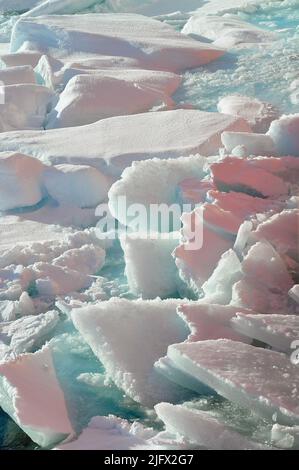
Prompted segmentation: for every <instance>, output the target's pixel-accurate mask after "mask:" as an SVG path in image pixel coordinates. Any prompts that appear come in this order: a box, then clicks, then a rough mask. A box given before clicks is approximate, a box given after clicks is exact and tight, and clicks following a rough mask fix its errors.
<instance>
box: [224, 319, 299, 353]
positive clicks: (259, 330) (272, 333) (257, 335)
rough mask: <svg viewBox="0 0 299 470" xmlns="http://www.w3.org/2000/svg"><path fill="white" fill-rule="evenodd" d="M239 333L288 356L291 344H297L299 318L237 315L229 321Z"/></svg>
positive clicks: (298, 338)
mask: <svg viewBox="0 0 299 470" xmlns="http://www.w3.org/2000/svg"><path fill="white" fill-rule="evenodd" d="M231 324H232V327H233V328H234V329H235V330H236V331H237V332H239V333H241V334H243V335H247V336H248V337H250V338H254V339H257V340H259V341H262V342H263V343H266V344H269V345H270V346H272V348H273V349H275V350H276V351H281V352H285V353H287V354H290V353H291V351H292V344H293V342H294V341H296V340H298V344H299V316H296V315H269V314H268V315H246V314H243V313H237V316H236V318H232V320H231Z"/></svg>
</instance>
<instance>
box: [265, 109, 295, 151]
mask: <svg viewBox="0 0 299 470" xmlns="http://www.w3.org/2000/svg"><path fill="white" fill-rule="evenodd" d="M267 135H268V136H270V137H271V138H272V140H273V141H274V143H275V146H276V148H277V150H278V153H279V155H293V156H295V157H299V114H289V115H283V116H282V117H281V118H280V119H278V120H276V121H273V122H272V123H271V126H270V129H269V131H268V132H267Z"/></svg>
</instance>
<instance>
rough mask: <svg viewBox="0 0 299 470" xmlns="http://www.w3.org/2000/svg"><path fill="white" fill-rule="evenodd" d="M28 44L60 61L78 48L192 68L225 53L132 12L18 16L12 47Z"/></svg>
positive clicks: (174, 68) (148, 64)
mask: <svg viewBox="0 0 299 470" xmlns="http://www.w3.org/2000/svg"><path fill="white" fill-rule="evenodd" d="M99 31H100V33H99ZM32 45H34V49H35V50H38V51H41V52H43V53H47V54H50V55H51V56H53V57H54V58H56V59H60V60H62V61H65V60H66V59H67V60H68V61H69V60H76V59H78V57H80V55H82V54H84V56H85V58H96V57H98V56H100V55H117V56H124V57H132V58H137V59H139V60H140V61H141V63H142V64H143V65H144V68H151V69H156V70H168V71H170V72H179V71H181V70H185V69H187V68H195V67H198V66H200V65H203V64H206V63H208V62H211V61H213V60H215V59H217V58H218V57H220V56H221V55H223V54H224V50H222V49H219V48H217V47H214V46H211V45H209V44H206V43H200V42H198V41H195V40H193V39H191V38H188V37H186V36H185V35H182V34H180V33H178V32H176V31H175V30H174V29H172V28H171V27H169V26H168V25H166V24H163V23H161V22H159V21H156V20H153V19H151V18H147V17H145V16H141V15H133V14H123V15H114V14H91V15H81V16H79V15H76V16H71V15H70V16H68V15H62V16H58V15H57V16H55V15H52V16H42V17H35V18H31V17H23V18H21V19H20V20H19V21H18V22H17V23H16V25H15V27H14V30H13V32H12V38H11V52H18V51H19V50H22V51H23V50H28V49H29V50H30V49H32V47H31V46H32Z"/></svg>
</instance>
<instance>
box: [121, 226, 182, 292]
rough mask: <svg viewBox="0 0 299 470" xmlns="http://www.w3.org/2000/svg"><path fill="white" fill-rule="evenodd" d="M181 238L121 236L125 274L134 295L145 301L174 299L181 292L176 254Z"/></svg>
mask: <svg viewBox="0 0 299 470" xmlns="http://www.w3.org/2000/svg"><path fill="white" fill-rule="evenodd" d="M179 238H180V234H179V233H178V232H177V233H169V234H168V233H167V234H161V233H157V232H155V233H153V232H147V233H145V232H143V233H142V232H136V233H126V234H124V235H122V236H121V246H122V249H123V251H124V256H125V262H126V269H125V274H126V276H127V279H128V283H129V287H130V290H131V292H132V293H133V294H134V295H137V296H139V295H140V296H141V297H142V298H143V299H155V298H156V297H161V298H166V297H171V295H174V294H175V293H176V292H177V289H178V274H177V267H176V264H175V261H174V259H173V257H172V252H173V250H174V249H175V248H176V247H177V245H178V244H179Z"/></svg>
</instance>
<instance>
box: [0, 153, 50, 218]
mask: <svg viewBox="0 0 299 470" xmlns="http://www.w3.org/2000/svg"><path fill="white" fill-rule="evenodd" d="M42 172H43V165H42V164H41V163H40V162H39V161H38V160H36V159H35V158H32V157H28V156H27V155H22V154H20V153H11V152H0V210H2V211H7V210H10V209H15V208H17V207H26V206H33V205H35V204H37V203H38V202H40V200H41V199H42V197H43V191H42Z"/></svg>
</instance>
